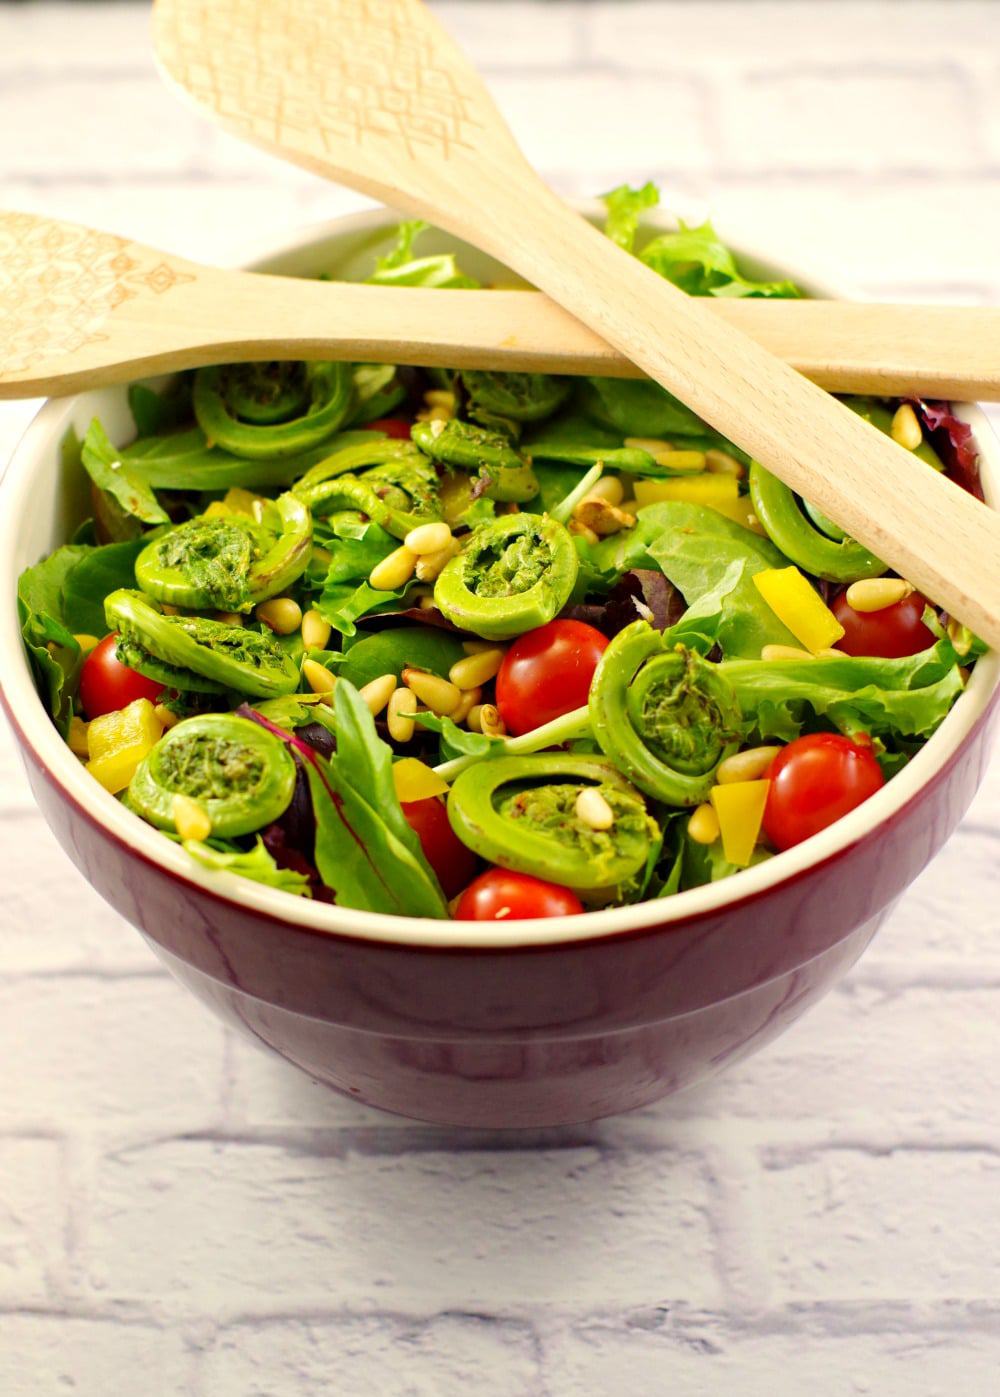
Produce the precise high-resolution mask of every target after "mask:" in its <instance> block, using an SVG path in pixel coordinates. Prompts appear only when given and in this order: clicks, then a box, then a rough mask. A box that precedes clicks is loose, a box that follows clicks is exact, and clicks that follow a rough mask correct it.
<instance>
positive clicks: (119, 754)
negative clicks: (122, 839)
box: [87, 698, 163, 795]
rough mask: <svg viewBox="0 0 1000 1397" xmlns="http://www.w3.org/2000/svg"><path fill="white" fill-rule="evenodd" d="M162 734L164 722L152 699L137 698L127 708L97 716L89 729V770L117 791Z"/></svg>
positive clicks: (124, 784) (133, 772)
mask: <svg viewBox="0 0 1000 1397" xmlns="http://www.w3.org/2000/svg"><path fill="white" fill-rule="evenodd" d="M162 736H163V724H162V723H161V722H160V720H159V718H157V716H156V714H155V713H154V711H153V705H152V704H151V703H150V701H149V699H144V698H141V699H135V701H134V702H132V703H130V704H129V705H128V706H127V707H126V708H119V709H116V710H115V712H113V713H104V714H102V715H101V716H100V717H99V718H94V719H93V721H92V722H91V723H90V725H89V727H88V729H87V742H88V746H89V748H90V761H89V762H88V763H87V770H88V771H89V772H90V774H91V776H94V777H96V778H97V780H98V781H100V783H101V785H102V786H103V787H104V789H105V790H106V791H110V792H111V794H112V795H117V793H118V792H119V791H123V790H124V789H125V787H126V786H127V785H128V783H129V782H130V781H131V780H132V777H133V776H134V775H135V772H136V767H137V766H138V765H139V763H140V762H141V761H142V759H143V757H145V756H146V755H147V754H148V753H149V752H150V751H151V750H152V749H153V747H155V746H156V744H157V742H159V740H160V738H161V737H162Z"/></svg>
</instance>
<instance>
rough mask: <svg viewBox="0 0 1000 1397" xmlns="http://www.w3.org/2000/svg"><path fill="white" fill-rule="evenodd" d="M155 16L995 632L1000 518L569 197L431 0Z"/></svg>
mask: <svg viewBox="0 0 1000 1397" xmlns="http://www.w3.org/2000/svg"><path fill="white" fill-rule="evenodd" d="M154 26H155V35H156V43H157V49H158V54H159V57H160V61H161V63H162V64H163V66H164V69H165V71H166V72H167V73H168V74H169V75H170V76H171V77H172V78H173V79H174V81H176V82H177V83H179V84H180V85H181V87H182V88H184V89H185V90H186V91H188V92H189V94H190V95H191V96H192V97H193V98H194V100H195V101H196V102H197V103H198V104H199V105H200V106H202V107H206V108H208V109H209V110H210V111H211V112H213V113H214V114H215V115H216V116H217V117H218V118H219V119H220V120H221V121H222V122H223V123H224V124H225V125H226V126H227V127H229V128H230V129H232V130H234V131H237V132H238V133H239V134H241V135H242V136H244V137H246V138H248V139H250V140H252V141H254V142H255V143H257V144H259V145H262V146H264V147H266V148H268V149H271V150H273V151H275V152H277V153H279V154H281V155H283V156H284V157H285V158H287V159H291V160H294V161H296V162H297V163H299V164H302V165H304V166H306V167H307V168H309V169H313V170H315V171H317V172H318V173H321V174H324V175H327V176H328V177H331V178H333V179H338V180H342V181H344V182H345V183H347V184H350V185H352V186H354V187H355V188H358V189H361V190H363V191H364V192H365V193H369V194H372V195H374V196H375V197H377V198H381V199H384V200H385V201H386V202H388V203H392V204H396V205H398V206H401V207H403V208H405V209H407V210H409V211H411V212H413V213H416V214H419V215H421V216H424V217H427V218H429V219H431V220H433V221H434V222H436V223H438V224H439V225H440V226H442V227H444V228H448V229H450V230H451V231H452V232H455V233H457V234H458V235H459V236H461V237H463V238H465V239H467V240H468V241H470V242H472V243H474V244H476V245H478V246H480V247H482V248H483V249H484V250H485V251H487V252H490V253H492V254H493V255H494V256H497V257H500V258H502V259H503V260H504V261H505V262H506V263H507V264H508V265H509V266H511V267H512V268H513V269H514V270H515V271H516V272H518V273H519V274H520V275H521V276H523V277H524V278H525V279H526V280H528V281H530V282H531V283H532V284H533V285H535V286H537V287H539V288H540V289H541V290H543V291H545V292H547V293H548V295H549V296H551V297H552V299H553V300H555V301H556V302H557V303H558V304H560V305H561V306H563V307H564V308H565V309H566V310H568V311H570V312H571V313H572V314H574V315H575V316H576V317H577V318H578V319H580V320H582V321H583V322H584V323H585V324H586V325H588V326H589V327H590V328H591V329H593V330H595V331H596V332H597V333H598V334H599V335H600V336H601V337H602V338H603V339H605V340H607V341H608V342H609V343H610V344H612V345H613V346H614V347H615V348H616V349H618V350H619V351H620V352H621V353H622V354H624V355H625V356H626V357H627V358H628V359H630V360H631V361H632V362H634V363H635V364H637V365H638V366H639V367H640V368H641V369H643V370H644V371H645V372H646V373H647V374H649V376H650V377H651V378H653V379H655V380H656V381H657V382H658V383H660V384H662V385H663V386H664V387H665V388H667V389H668V390H669V391H670V392H672V393H675V394H676V395H677V396H678V397H679V398H680V399H681V400H682V401H683V402H685V403H687V404H688V405H689V406H690V407H691V408H693V409H694V411H695V412H697V413H698V414H699V415H700V416H702V417H703V418H704V419H705V420H706V421H708V422H709V423H711V424H712V426H714V427H715V428H717V429H718V430H719V431H721V432H722V433H723V434H724V435H726V436H728V437H730V438H731V439H732V440H733V441H735V442H737V443H738V444H739V445H740V446H742V447H743V448H744V449H745V450H746V451H748V452H749V453H750V454H751V455H752V456H755V457H756V458H758V459H759V460H761V461H762V462H763V463H764V464H765V465H766V466H767V467H768V468H769V469H771V470H773V471H774V473H775V474H776V475H777V476H779V477H780V478H781V479H782V480H784V481H785V482H786V483H787V484H788V485H789V486H791V488H792V489H793V490H796V491H798V492H799V493H800V494H802V495H804V496H806V497H807V498H809V499H810V500H812V501H813V502H814V503H815V504H816V505H818V506H819V508H820V509H822V510H823V511H824V512H825V513H826V514H828V515H829V516H830V517H831V518H833V519H835V520H836V521H837V522H838V523H839V524H840V525H841V526H842V527H843V528H845V529H846V530H847V531H848V532H849V533H850V534H852V535H853V536H854V537H855V538H858V539H860V540H861V542H862V543H864V544H865V545H866V546H867V547H868V548H870V549H871V550H872V551H873V552H875V553H876V554H877V555H878V556H880V557H882V558H884V559H886V561H887V562H889V563H890V564H891V565H892V566H893V567H895V568H896V569H897V570H898V571H899V572H900V573H901V574H902V575H903V576H905V577H907V578H909V579H910V580H911V581H912V582H913V583H914V584H915V585H916V586H917V587H919V588H920V589H921V590H922V591H924V592H925V593H926V594H927V595H928V596H930V597H932V598H933V599H934V600H935V601H936V602H938V603H939V604H941V605H942V606H944V607H946V608H947V610H948V611H949V612H950V613H952V614H953V615H955V616H957V617H959V618H960V619H961V620H963V621H964V622H966V623H967V624H968V625H970V626H971V627H972V628H973V629H974V630H975V631H976V632H977V633H978V634H980V635H982V636H983V637H984V638H985V639H986V640H988V641H989V642H990V644H992V645H1000V518H998V517H997V516H996V515H995V514H993V513H992V512H991V511H990V510H988V509H986V508H984V507H983V506H982V505H980V504H979V503H978V502H977V501H975V500H974V499H972V498H971V497H970V496H968V495H965V494H963V493H962V492H960V491H959V490H957V489H956V488H955V487H953V486H952V485H951V484H950V483H949V482H948V481H946V480H944V479H942V478H941V477H940V476H938V475H937V474H936V473H935V472H934V471H933V470H932V469H931V468H930V467H928V466H924V465H922V464H921V463H919V462H916V461H915V460H914V459H913V458H912V457H911V456H910V455H909V454H908V453H906V452H905V451H903V450H902V449H901V448H900V447H898V446H896V445H895V444H894V443H893V442H892V441H890V440H888V439H887V438H885V437H883V436H881V435H880V434H879V433H877V432H875V431H874V430H873V429H872V428H871V427H869V426H868V425H867V424H865V423H864V422H862V421H860V420H859V419H858V418H857V417H856V416H855V415H854V414H852V413H850V412H849V411H848V410H847V409H845V408H843V407H842V406H841V405H839V404H838V403H836V402H835V401H834V400H833V399H831V398H830V397H829V396H828V395H827V394H826V393H825V392H824V391H823V390H822V389H821V388H818V387H817V386H816V385H815V384H812V383H810V382H809V381H808V380H807V379H805V378H803V377H802V376H801V375H799V374H797V373H796V372H795V371H794V370H793V369H791V368H789V367H788V366H787V365H786V364H784V363H782V362H781V361H780V360H778V359H776V358H774V357H773V356H772V355H770V354H768V352H767V351H766V350H764V349H762V348H761V347H760V346H759V345H757V344H755V343H754V341H753V340H751V339H749V338H748V337H747V336H746V335H744V334H742V333H741V332H739V331H738V330H737V329H735V328H734V327H733V326H731V325H727V324H723V323H722V322H721V321H719V320H718V319H715V318H714V317H713V316H712V314H711V313H710V312H709V311H707V310H706V309H705V308H704V306H702V305H700V304H699V303H698V302H697V301H696V300H694V299H692V298H689V297H687V296H685V295H684V294H683V293H682V292H680V291H678V290H677V289H676V288H675V287H673V286H671V285H670V284H669V283H668V282H665V281H663V280H662V279H661V278H659V277H657V276H655V275H654V274H653V273H652V272H651V271H650V270H649V269H648V268H646V267H643V266H642V265H641V264H640V263H639V262H637V261H636V260H635V259H634V258H633V257H631V256H630V255H629V254H627V253H625V252H624V251H622V249H620V248H618V247H615V246H613V245H612V244H611V243H610V242H609V241H608V240H607V239H606V238H604V237H603V236H602V235H601V234H600V233H598V232H597V231H596V230H595V229H593V228H591V227H590V226H589V225H588V224H587V223H586V222H585V221H584V220H583V219H581V218H580V217H579V216H578V215H576V214H574V213H572V212H571V211H570V210H569V209H567V208H566V207H565V205H564V204H562V203H561V202H560V201H559V200H558V199H557V198H556V196H555V195H554V194H553V193H552V192H551V191H550V190H549V189H548V188H547V187H546V186H545V185H544V184H543V182H542V181H541V180H540V179H539V178H538V176H537V175H536V174H535V172H534V171H533V170H532V169H531V167H530V166H529V165H528V163H527V161H526V160H525V159H524V157H523V155H522V154H521V152H520V150H519V149H518V147H517V146H516V144H515V142H514V140H513V137H512V136H511V134H510V131H509V130H508V128H507V126H506V124H505V123H504V121H503V119H502V117H501V116H500V114H499V112H498V111H497V109H496V107H495V106H494V104H493V102H492V100H491V98H490V97H489V94H488V93H487V92H486V90H485V88H484V86H483V84H482V83H481V81H480V80H479V77H478V75H477V74H476V73H475V71H474V70H473V69H472V67H471V65H470V64H469V63H468V62H467V61H466V59H465V58H464V57H463V55H462V54H461V53H460V52H459V50H458V49H457V47H456V46H455V44H454V43H453V42H452V40H451V39H450V38H449V36H448V35H447V34H446V32H445V31H444V29H443V28H442V26H441V25H440V24H439V23H438V22H437V20H436V19H435V18H434V17H433V16H432V15H431V14H430V13H429V12H428V11H427V10H426V9H425V8H424V7H423V6H422V5H421V4H420V3H419V2H418V0H287V3H283V4H282V5H280V6H278V5H274V4H269V3H264V0H158V3H157V5H156V9H155V16H154Z"/></svg>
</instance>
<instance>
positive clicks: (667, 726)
mask: <svg viewBox="0 0 1000 1397" xmlns="http://www.w3.org/2000/svg"><path fill="white" fill-rule="evenodd" d="M589 707H590V721H591V726H592V727H593V730H594V736H595V737H596V738H597V741H598V743H599V744H600V746H601V749H602V751H604V752H606V753H607V755H608V756H609V757H610V758H611V760H612V761H613V762H614V763H615V764H616V766H618V767H619V768H620V769H621V770H622V771H623V772H624V773H625V775H626V776H627V777H628V778H629V780H631V781H633V782H634V783H635V784H636V785H637V786H638V787H639V789H640V790H642V791H645V792H646V794H647V795H650V796H653V797H654V798H655V799H656V800H661V801H663V802H664V804H666V805H680V806H687V805H698V804H699V803H700V802H701V801H703V800H705V799H706V797H707V796H708V793H709V791H710V790H711V787H712V784H713V779H714V775H715V770H716V767H717V766H718V765H719V762H720V761H722V760H723V758H724V757H728V756H730V755H731V754H732V753H733V752H735V751H736V750H737V747H738V745H739V739H740V736H741V731H742V719H741V714H740V708H739V704H738V703H737V701H736V696H735V694H734V692H733V688H732V685H731V684H730V683H729V682H728V680H726V679H725V678H724V677H723V676H722V675H721V674H720V673H719V670H718V667H717V666H715V665H713V664H711V663H710V662H709V661H708V660H704V659H702V657H701V656H700V655H698V654H697V653H696V652H695V651H693V650H686V649H685V648H684V647H683V646H680V645H677V646H671V645H670V644H669V642H665V640H664V636H663V633H662V632H660V631H656V630H654V629H653V628H652V626H650V624H649V623H648V621H633V622H632V624H631V625H629V626H626V627H625V629H624V630H623V631H620V632H619V633H618V635H616V636H615V638H614V640H612V642H611V644H610V645H609V646H608V648H607V649H606V650H605V652H604V654H603V655H602V657H601V662H600V664H599V665H598V667H597V672H596V673H595V675H594V679H593V683H592V684H591V687H590V702H589Z"/></svg>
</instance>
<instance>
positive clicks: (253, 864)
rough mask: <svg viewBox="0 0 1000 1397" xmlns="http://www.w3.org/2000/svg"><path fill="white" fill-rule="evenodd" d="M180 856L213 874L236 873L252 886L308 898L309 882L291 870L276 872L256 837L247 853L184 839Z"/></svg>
mask: <svg viewBox="0 0 1000 1397" xmlns="http://www.w3.org/2000/svg"><path fill="white" fill-rule="evenodd" d="M182 847H183V849H184V852H185V853H186V854H188V855H189V856H190V857H191V858H192V859H194V861H195V863H198V864H201V866H202V868H210V869H212V870H213V871H215V872H217V873H238V874H239V875H240V877H241V878H249V879H251V881H252V882H254V883H264V884H265V885H266V886H267V887H269V888H278V889H279V890H280V891H281V892H283V893H292V894H294V895H295V896H297V897H312V889H311V888H310V886H309V879H308V878H307V877H306V876H305V874H304V873H296V872H295V870H294V869H291V868H279V867H278V865H277V864H276V863H275V861H274V859H273V857H272V856H271V854H270V852H269V851H268V849H267V847H266V846H265V844H264V841H263V839H261V838H260V836H259V835H258V836H257V843H256V844H255V845H254V847H253V848H252V849H250V850H244V849H240V848H237V847H236V846H234V845H227V844H226V843H225V842H224V841H222V840H217V841H215V842H214V844H204V843H202V842H201V841H200V840H198V839H185V840H184V841H183V845H182Z"/></svg>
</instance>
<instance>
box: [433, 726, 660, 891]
mask: <svg viewBox="0 0 1000 1397" xmlns="http://www.w3.org/2000/svg"><path fill="white" fill-rule="evenodd" d="M587 788H590V789H594V790H597V791H598V792H599V793H600V794H601V795H602V796H603V798H604V800H605V801H606V802H607V804H608V806H609V807H610V809H611V811H612V813H613V816H614V820H613V823H612V824H611V825H610V827H609V828H607V829H594V828H593V827H592V826H591V825H590V824H588V823H586V822H585V821H584V820H582V819H581V818H580V816H579V815H578V814H577V812H576V802H577V798H578V797H579V795H580V792H581V791H582V790H585V789H587ZM448 818H449V819H450V821H451V824H452V828H453V829H454V830H455V833H456V834H457V835H458V837H459V838H460V839H461V840H462V842H463V844H467V845H468V847H469V848H470V849H474V850H475V852H476V853H477V854H480V855H482V857H483V858H485V859H489V860H490V862H492V863H496V864H499V865H500V866H501V867H503V868H512V869H516V870H517V871H518V872H521V873H533V874H535V876H536V877H539V878H546V879H549V880H551V881H552V882H556V883H561V884H563V886H564V887H567V888H575V889H578V890H583V891H587V892H594V891H596V890H598V889H601V890H606V891H607V892H608V893H609V895H610V896H612V897H613V896H616V895H620V894H621V892H622V891H623V889H624V888H625V887H626V886H627V885H628V884H629V883H630V881H631V880H633V879H634V878H635V877H636V875H637V874H638V873H639V872H640V871H641V870H642V869H644V868H645V867H646V865H647V861H648V859H649V855H650V851H651V849H652V848H653V847H654V845H655V844H657V843H658V841H659V836H660V832H659V828H658V826H657V825H656V822H655V821H654V820H653V819H652V818H651V817H650V815H649V814H648V813H647V811H646V803H645V801H644V800H643V798H642V796H641V795H640V794H639V792H638V791H636V790H635V789H634V788H633V787H632V786H631V785H630V784H629V783H628V781H626V780H625V779H624V777H622V776H621V775H620V774H619V773H618V772H617V771H616V770H615V768H614V767H613V766H612V765H611V763H610V762H607V761H604V760H603V759H602V758H600V757H586V756H571V755H568V754H563V753H545V754H542V755H539V756H530V757H495V758H493V759H492V760H490V761H486V762H481V763H479V764H478V765H477V766H474V767H470V768H469V769H468V770H466V771H464V772H463V773H462V774H461V775H460V776H459V777H458V778H457V780H456V781H455V783H454V785H453V786H452V788H451V791H450V792H449V795H448Z"/></svg>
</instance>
